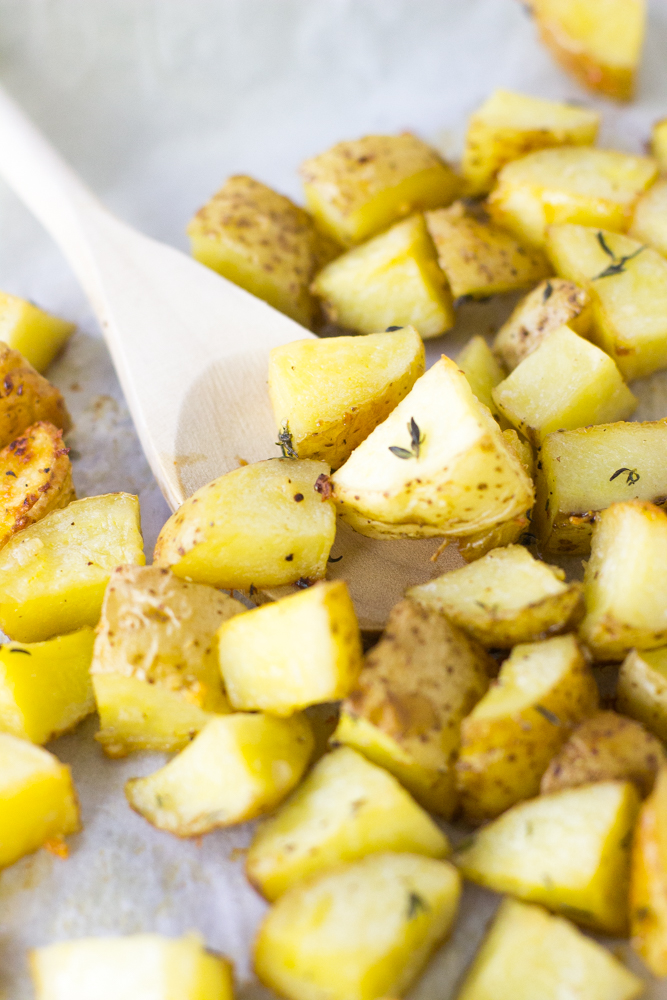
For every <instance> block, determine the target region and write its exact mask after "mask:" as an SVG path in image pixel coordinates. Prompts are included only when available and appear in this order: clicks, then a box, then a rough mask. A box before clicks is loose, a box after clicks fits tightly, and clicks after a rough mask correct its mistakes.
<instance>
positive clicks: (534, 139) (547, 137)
mask: <svg viewBox="0 0 667 1000" xmlns="http://www.w3.org/2000/svg"><path fill="white" fill-rule="evenodd" d="M599 124H600V116H599V115H598V114H597V113H596V112H595V111H591V110H590V109H589V108H579V107H576V106H575V105H572V104H564V103H561V102H560V101H545V100H543V99H542V98H540V97H529V96H528V95H527V94H517V93H514V92H513V91H511V90H496V91H494V92H493V94H491V96H490V97H487V99H486V100H485V101H484V103H483V104H482V106H481V107H480V108H478V109H477V111H475V112H473V114H472V115H471V116H470V118H469V119H468V132H467V134H466V141H465V148H464V150H463V164H462V168H463V178H464V180H465V183H466V192H467V193H468V194H471V195H480V194H486V193H487V192H488V191H490V190H491V188H492V187H493V183H494V181H495V179H496V175H497V173H498V171H499V170H500V169H501V167H504V166H505V164H506V163H510V162H511V161H512V160H518V159H519V158H520V157H522V156H525V155H526V153H532V152H533V151H534V150H536V149H547V148H549V147H550V146H590V145H592V144H593V143H594V142H595V138H596V136H597V131H598V126H599Z"/></svg>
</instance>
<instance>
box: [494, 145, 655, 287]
mask: <svg viewBox="0 0 667 1000" xmlns="http://www.w3.org/2000/svg"><path fill="white" fill-rule="evenodd" d="M656 174H657V164H656V163H655V161H654V160H652V159H651V158H650V157H642V156H629V155H628V154H627V153H618V152H616V151H615V150H610V149H593V148H592V147H588V146H561V147H559V148H556V149H541V150H539V151H538V152H536V153H529V154H528V155H527V156H524V157H522V159H520V160H514V162H513V163H508V164H507V166H505V167H503V169H502V170H501V171H500V173H499V174H498V184H497V186H496V187H495V188H494V190H493V191H492V192H491V194H490V196H489V200H488V208H489V212H490V214H491V218H492V219H493V220H494V221H495V222H496V223H497V224H498V225H499V226H501V227H503V228H505V229H509V231H510V232H512V233H514V234H515V235H516V236H517V237H518V238H519V239H521V240H525V241H527V242H528V243H534V244H536V245H537V246H542V244H543V243H544V241H545V238H546V235H547V227H548V226H550V225H558V224H562V223H567V222H572V223H579V224H580V225H582V226H598V227H603V228H604V229H610V230H614V231H616V232H624V231H625V230H626V229H627V228H628V226H629V225H630V221H631V219H632V213H633V211H634V207H635V204H636V202H637V199H638V198H639V196H640V195H641V194H642V192H643V191H645V190H646V189H647V188H648V187H649V186H650V185H651V184H652V183H653V181H654V180H655V178H656ZM573 280H576V279H573Z"/></svg>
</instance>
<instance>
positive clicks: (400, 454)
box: [389, 417, 426, 458]
mask: <svg viewBox="0 0 667 1000" xmlns="http://www.w3.org/2000/svg"><path fill="white" fill-rule="evenodd" d="M408 433H409V434H410V448H409V449H408V448H399V446H398V445H395V444H394V445H391V446H390V448H389V451H390V452H391V453H392V455H396V458H419V451H420V449H421V446H422V445H423V443H424V441H425V440H426V438H425V436H424V435H423V434H422V432H421V431H420V430H419V427H418V425H417V421H416V420H415V418H414V417H410V423H409V424H408Z"/></svg>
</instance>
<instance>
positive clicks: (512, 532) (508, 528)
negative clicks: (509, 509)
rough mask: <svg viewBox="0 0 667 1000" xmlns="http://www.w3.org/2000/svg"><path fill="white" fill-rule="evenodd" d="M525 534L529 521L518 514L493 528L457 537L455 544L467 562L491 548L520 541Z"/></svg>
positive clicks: (528, 528)
mask: <svg viewBox="0 0 667 1000" xmlns="http://www.w3.org/2000/svg"><path fill="white" fill-rule="evenodd" d="M526 534H530V521H529V520H528V518H527V517H526V515H525V514H520V515H519V517H513V518H512V519H511V520H510V521H503V523H502V524H498V525H497V526H496V527H495V528H488V529H486V530H484V531H476V532H475V533H474V534H473V535H466V536H465V537H464V538H457V540H456V545H457V548H458V550H459V555H460V556H461V557H462V558H463V559H464V560H465V561H466V562H467V563H472V562H475V561H476V560H477V559H481V558H482V556H485V555H486V554H487V552H490V551H491V550H492V549H499V548H503V547H504V546H505V545H514V543H515V542H520V541H521V539H522V536H525V535H526Z"/></svg>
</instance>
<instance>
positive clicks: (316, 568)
mask: <svg viewBox="0 0 667 1000" xmlns="http://www.w3.org/2000/svg"><path fill="white" fill-rule="evenodd" d="M328 473H329V466H328V465H325V464H324V463H323V462H311V461H309V460H307V459H303V460H294V459H290V458H272V459H269V460H268V461H266V462H256V463H255V464H253V465H244V466H242V467H241V468H240V469H234V471H233V472H228V473H227V474H226V475H224V476H220V478H219V479H214V480H213V482H212V483H209V484H208V485H207V486H202V488H201V489H200V490H197V492H196V493H193V495H192V496H191V497H189V498H188V499H187V500H186V501H185V503H184V504H182V505H181V506H180V507H179V509H178V510H177V511H176V513H175V514H172V516H171V517H170V518H169V520H168V521H167V523H166V524H165V525H164V527H163V528H162V531H161V532H160V534H159V536H158V540H157V543H156V545H155V553H154V556H153V560H154V562H155V563H156V565H158V566H169V567H171V569H172V570H173V571H174V573H175V574H176V575H177V576H180V577H185V578H186V579H188V580H194V581H195V583H208V584H210V585H211V586H213V587H224V588H225V589H228V590H252V591H255V590H257V589H259V588H262V587H280V586H282V585H283V584H287V583H294V582H295V581H296V580H299V579H301V578H302V577H303V578H305V579H309V580H317V579H320V578H321V577H323V576H324V574H325V573H326V568H327V559H328V558H329V552H330V551H331V546H332V545H333V540H334V536H335V533H336V516H335V513H334V507H333V504H332V502H331V501H330V500H328V499H327V497H326V492H318V490H319V487H320V483H321V482H323V479H322V477H323V476H326V475H327V474H328Z"/></svg>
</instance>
